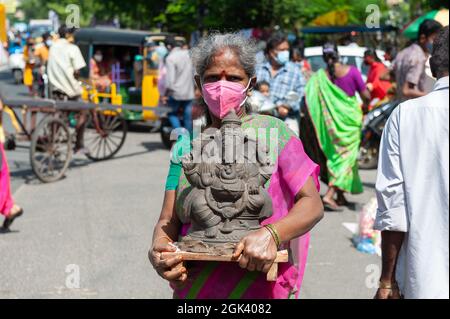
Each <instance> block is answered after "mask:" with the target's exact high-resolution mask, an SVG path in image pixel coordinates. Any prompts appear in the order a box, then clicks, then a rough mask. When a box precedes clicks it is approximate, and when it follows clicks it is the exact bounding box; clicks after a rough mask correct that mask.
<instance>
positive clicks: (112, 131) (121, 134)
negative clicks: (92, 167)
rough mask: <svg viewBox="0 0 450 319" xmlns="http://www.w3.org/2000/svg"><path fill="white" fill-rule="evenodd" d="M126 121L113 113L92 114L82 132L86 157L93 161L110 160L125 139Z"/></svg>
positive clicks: (99, 112)
mask: <svg viewBox="0 0 450 319" xmlns="http://www.w3.org/2000/svg"><path fill="white" fill-rule="evenodd" d="M127 131H128V126H127V122H126V120H125V119H124V118H123V117H122V116H121V115H120V114H119V113H117V112H114V111H98V112H93V113H92V114H91V116H89V119H88V122H87V124H86V129H85V132H84V146H85V147H86V148H87V149H88V151H89V153H88V154H86V156H87V157H88V158H89V159H91V160H93V161H102V160H106V159H110V158H112V157H113V156H114V155H116V154H117V152H118V151H119V150H120V149H121V148H122V146H123V143H124V142H125V138H126V137H127Z"/></svg>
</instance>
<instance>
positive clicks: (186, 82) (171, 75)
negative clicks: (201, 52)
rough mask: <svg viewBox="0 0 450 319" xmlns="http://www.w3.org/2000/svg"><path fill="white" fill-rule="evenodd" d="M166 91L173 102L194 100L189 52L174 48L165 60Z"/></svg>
mask: <svg viewBox="0 0 450 319" xmlns="http://www.w3.org/2000/svg"><path fill="white" fill-rule="evenodd" d="M166 68H167V83H166V84H167V90H169V91H170V94H171V96H172V97H173V98H174V99H175V100H192V99H193V98H194V80H193V77H194V70H193V67H192V62H191V59H190V57H189V51H188V50H183V49H181V48H178V47H176V48H174V49H173V50H172V51H171V52H170V54H169V55H168V56H167V59H166Z"/></svg>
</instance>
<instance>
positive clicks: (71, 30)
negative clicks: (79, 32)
mask: <svg viewBox="0 0 450 319" xmlns="http://www.w3.org/2000/svg"><path fill="white" fill-rule="evenodd" d="M75 30H76V28H75V27H72V28H69V27H68V26H67V25H65V24H62V25H61V26H60V27H59V29H58V34H59V37H60V38H61V39H65V38H66V36H67V35H68V34H73V33H74V32H75Z"/></svg>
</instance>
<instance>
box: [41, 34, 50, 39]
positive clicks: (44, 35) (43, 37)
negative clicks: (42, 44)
mask: <svg viewBox="0 0 450 319" xmlns="http://www.w3.org/2000/svg"><path fill="white" fill-rule="evenodd" d="M48 38H50V32H45V33H44V34H42V40H44V41H45V40H47V39H48Z"/></svg>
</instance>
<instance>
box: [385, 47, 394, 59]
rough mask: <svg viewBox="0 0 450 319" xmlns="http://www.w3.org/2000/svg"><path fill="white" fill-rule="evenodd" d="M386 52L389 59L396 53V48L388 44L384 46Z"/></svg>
mask: <svg viewBox="0 0 450 319" xmlns="http://www.w3.org/2000/svg"><path fill="white" fill-rule="evenodd" d="M384 52H386V53H387V54H389V55H390V56H391V59H394V58H395V56H396V55H397V49H396V48H395V47H394V46H388V47H386V50H384Z"/></svg>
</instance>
